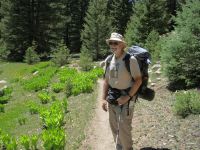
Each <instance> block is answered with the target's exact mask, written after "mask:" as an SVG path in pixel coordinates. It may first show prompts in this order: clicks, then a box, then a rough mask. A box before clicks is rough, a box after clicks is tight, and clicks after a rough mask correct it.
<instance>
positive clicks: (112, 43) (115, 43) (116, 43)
mask: <svg viewBox="0 0 200 150" xmlns="http://www.w3.org/2000/svg"><path fill="white" fill-rule="evenodd" d="M108 44H109V45H115V46H116V45H118V44H119V42H109V43H108Z"/></svg>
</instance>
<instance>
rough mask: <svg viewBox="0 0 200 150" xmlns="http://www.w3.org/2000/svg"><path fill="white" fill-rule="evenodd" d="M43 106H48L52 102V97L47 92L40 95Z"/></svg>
mask: <svg viewBox="0 0 200 150" xmlns="http://www.w3.org/2000/svg"><path fill="white" fill-rule="evenodd" d="M38 97H39V99H40V100H41V103H42V104H47V103H48V102H49V101H50V100H51V96H50V95H49V93H47V92H41V93H39V94H38Z"/></svg>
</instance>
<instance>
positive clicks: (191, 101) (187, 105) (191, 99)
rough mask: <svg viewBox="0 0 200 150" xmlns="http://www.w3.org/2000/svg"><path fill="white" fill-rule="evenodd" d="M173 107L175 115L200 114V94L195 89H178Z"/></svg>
mask: <svg viewBox="0 0 200 150" xmlns="http://www.w3.org/2000/svg"><path fill="white" fill-rule="evenodd" d="M173 109H174V111H175V113H176V114H177V115H180V116H182V117H186V116H188V115H189V114H200V94H199V93H198V92H197V91H194V90H190V91H179V92H177V93H176V94H175V103H174V106H173Z"/></svg>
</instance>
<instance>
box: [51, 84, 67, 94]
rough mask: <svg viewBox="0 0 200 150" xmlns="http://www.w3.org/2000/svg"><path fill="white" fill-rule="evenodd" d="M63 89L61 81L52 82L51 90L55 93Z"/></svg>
mask: <svg viewBox="0 0 200 150" xmlns="http://www.w3.org/2000/svg"><path fill="white" fill-rule="evenodd" d="M63 89H64V84H63V83H54V84H53V85H52V90H53V91H54V92H55V93H59V92H61V91H62V90H63Z"/></svg>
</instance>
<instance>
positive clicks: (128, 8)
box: [108, 0, 133, 34]
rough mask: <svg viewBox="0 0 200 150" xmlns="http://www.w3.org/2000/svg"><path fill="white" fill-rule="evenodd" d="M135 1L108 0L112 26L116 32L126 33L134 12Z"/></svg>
mask: <svg viewBox="0 0 200 150" xmlns="http://www.w3.org/2000/svg"><path fill="white" fill-rule="evenodd" d="M132 5H133V2H131V1H129V0H125V1H124V0H110V1H109V2H108V8H109V13H110V16H111V19H112V26H113V27H114V28H115V29H116V32H118V33H121V34H124V32H125V29H126V25H127V22H128V21H129V19H130V16H131V14H132Z"/></svg>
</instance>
